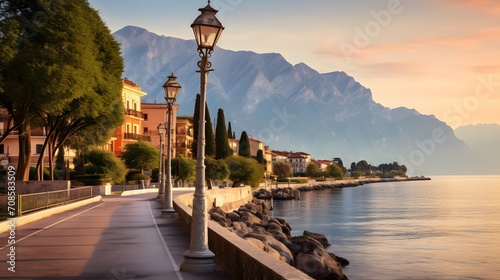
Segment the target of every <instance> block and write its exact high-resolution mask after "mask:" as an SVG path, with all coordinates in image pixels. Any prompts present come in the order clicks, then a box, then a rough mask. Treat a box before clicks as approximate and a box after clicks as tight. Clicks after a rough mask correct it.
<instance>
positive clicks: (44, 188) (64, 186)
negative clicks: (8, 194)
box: [16, 180, 71, 195]
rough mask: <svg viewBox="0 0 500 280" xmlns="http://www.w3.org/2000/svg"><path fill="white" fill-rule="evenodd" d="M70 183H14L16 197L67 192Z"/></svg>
mask: <svg viewBox="0 0 500 280" xmlns="http://www.w3.org/2000/svg"><path fill="white" fill-rule="evenodd" d="M70 188H71V182H70V181H60V180H58V181H16V195H21V194H28V193H40V192H51V191H62V190H69V189H70Z"/></svg>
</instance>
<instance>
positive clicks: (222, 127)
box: [215, 109, 232, 159]
mask: <svg viewBox="0 0 500 280" xmlns="http://www.w3.org/2000/svg"><path fill="white" fill-rule="evenodd" d="M229 124H231V123H229ZM231 154H232V152H231V147H230V146H229V140H228V132H227V131H226V119H225V117H224V110H222V109H219V110H218V111H217V125H216V127H215V159H224V158H227V157H229V156H230V155H231Z"/></svg>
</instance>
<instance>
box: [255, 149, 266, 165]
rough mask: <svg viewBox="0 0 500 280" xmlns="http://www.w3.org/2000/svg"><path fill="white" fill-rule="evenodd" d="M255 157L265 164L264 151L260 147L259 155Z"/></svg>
mask: <svg viewBox="0 0 500 280" xmlns="http://www.w3.org/2000/svg"><path fill="white" fill-rule="evenodd" d="M255 159H256V160H257V162H258V163H260V164H265V163H266V160H265V159H264V151H262V150H261V149H259V150H258V151H257V156H256V157H255Z"/></svg>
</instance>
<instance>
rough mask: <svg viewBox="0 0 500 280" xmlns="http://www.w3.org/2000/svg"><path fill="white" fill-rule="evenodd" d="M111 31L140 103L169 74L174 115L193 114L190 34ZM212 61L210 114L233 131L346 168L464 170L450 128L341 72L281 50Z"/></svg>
mask: <svg viewBox="0 0 500 280" xmlns="http://www.w3.org/2000/svg"><path fill="white" fill-rule="evenodd" d="M114 35H115V38H116V39H117V41H118V42H120V44H121V46H122V55H123V57H124V59H125V73H124V77H127V78H129V79H131V80H132V81H134V82H136V83H137V84H138V85H140V86H141V87H142V88H143V90H145V91H146V92H147V93H148V95H147V96H146V98H145V100H147V101H149V102H155V101H157V102H159V103H160V102H161V103H163V102H164V97H163V91H162V87H161V86H162V84H163V83H164V82H165V80H166V79H167V76H168V75H169V74H170V73H171V72H174V73H175V75H176V76H178V77H179V82H180V83H181V85H182V90H181V92H180V93H179V98H178V101H177V103H178V104H179V105H180V111H179V114H181V115H182V114H184V115H192V114H193V110H194V99H195V95H196V93H198V92H199V74H198V73H196V72H195V71H196V70H197V62H198V60H199V56H198V54H197V52H196V44H195V42H194V40H182V39H177V38H172V37H165V36H159V35H156V34H153V33H150V32H148V31H147V30H145V29H142V28H138V27H132V26H128V27H125V28H123V29H121V30H119V31H117V32H115V33H114ZM210 61H211V62H212V64H213V68H214V69H215V71H213V72H211V73H210V74H209V84H208V95H207V100H208V101H207V102H208V105H209V108H210V111H211V114H212V116H215V112H216V110H217V109H218V108H223V109H224V111H225V114H226V121H231V124H232V128H233V130H235V131H236V134H237V137H239V134H240V133H241V131H242V130H246V131H247V133H248V134H249V135H250V136H253V137H255V138H258V139H260V140H262V141H264V142H265V143H266V145H269V146H270V148H271V149H278V150H294V151H299V150H300V151H304V152H308V153H310V154H311V155H312V156H313V157H315V158H319V159H332V158H333V157H341V158H342V160H343V162H344V163H345V164H347V165H350V163H351V162H357V161H359V160H362V159H364V160H367V161H368V162H369V163H371V164H379V163H386V162H393V161H397V162H399V163H400V164H406V165H407V166H408V167H409V173H410V174H411V175H413V174H418V175H420V174H421V173H422V172H423V173H424V174H432V173H434V174H436V173H440V174H450V173H453V174H460V173H463V172H464V171H465V170H469V171H470V169H469V168H470V166H464V164H463V162H464V160H465V159H467V158H469V157H471V151H470V149H469V148H468V147H467V145H466V144H465V143H464V142H463V141H461V140H459V139H457V138H456V137H455V134H454V132H453V130H452V129H451V128H450V127H449V126H447V125H446V124H445V123H443V122H441V121H439V120H438V119H436V118H435V117H434V116H428V115H422V114H420V113H419V112H417V111H415V110H410V109H407V108H403V107H401V108H396V109H389V108H387V107H384V106H382V105H381V104H379V103H376V102H375V101H374V100H373V99H372V93H371V91H370V90H369V89H367V88H365V87H364V86H362V85H361V84H359V83H358V82H356V81H355V80H354V78H352V77H350V76H349V75H347V74H346V73H344V72H332V73H326V74H320V73H318V72H317V71H315V70H314V69H311V68H310V67H308V66H307V65H305V64H297V65H291V64H290V63H288V62H287V61H286V60H285V59H284V58H283V57H282V56H281V55H280V54H276V53H268V54H257V53H254V52H249V51H229V50H224V49H221V48H217V49H216V50H215V52H214V55H213V56H212V58H210ZM401 95H402V96H404V92H402V93H401Z"/></svg>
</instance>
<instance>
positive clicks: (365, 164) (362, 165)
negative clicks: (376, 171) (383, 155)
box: [356, 160, 369, 171]
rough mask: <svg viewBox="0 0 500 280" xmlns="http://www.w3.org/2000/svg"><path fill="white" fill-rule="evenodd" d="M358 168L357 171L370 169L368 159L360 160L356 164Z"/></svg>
mask: <svg viewBox="0 0 500 280" xmlns="http://www.w3.org/2000/svg"><path fill="white" fill-rule="evenodd" d="M356 170H357V171H368V170H369V165H368V162H367V161H366V160H360V161H359V162H358V163H357V164H356Z"/></svg>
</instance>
